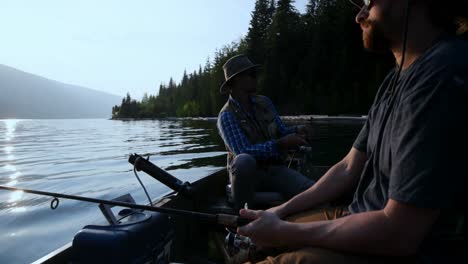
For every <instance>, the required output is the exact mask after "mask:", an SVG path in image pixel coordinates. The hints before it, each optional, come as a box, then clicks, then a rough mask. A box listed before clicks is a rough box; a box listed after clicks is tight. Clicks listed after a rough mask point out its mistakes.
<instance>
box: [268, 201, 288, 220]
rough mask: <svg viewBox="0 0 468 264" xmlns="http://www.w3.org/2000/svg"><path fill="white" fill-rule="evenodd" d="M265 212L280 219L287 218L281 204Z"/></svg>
mask: <svg viewBox="0 0 468 264" xmlns="http://www.w3.org/2000/svg"><path fill="white" fill-rule="evenodd" d="M266 211H267V212H271V213H274V214H276V215H277V216H278V217H279V218H280V219H284V218H285V217H286V216H287V215H286V214H285V213H284V210H283V204H280V205H278V206H275V207H271V208H270V209H268V210H266Z"/></svg>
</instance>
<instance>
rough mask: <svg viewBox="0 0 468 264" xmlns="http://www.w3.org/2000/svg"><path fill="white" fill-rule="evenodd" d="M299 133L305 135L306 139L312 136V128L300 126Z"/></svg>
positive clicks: (298, 127)
mask: <svg viewBox="0 0 468 264" xmlns="http://www.w3.org/2000/svg"><path fill="white" fill-rule="evenodd" d="M297 133H298V134H301V135H303V136H304V137H305V138H306V139H307V138H310V137H311V136H312V127H311V126H309V125H298V126H297Z"/></svg>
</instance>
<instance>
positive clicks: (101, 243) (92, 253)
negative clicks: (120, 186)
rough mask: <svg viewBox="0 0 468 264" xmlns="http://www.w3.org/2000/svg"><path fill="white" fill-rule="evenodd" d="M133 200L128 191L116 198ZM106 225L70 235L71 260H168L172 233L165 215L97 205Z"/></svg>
mask: <svg viewBox="0 0 468 264" xmlns="http://www.w3.org/2000/svg"><path fill="white" fill-rule="evenodd" d="M114 200H118V201H123V202H133V203H134V200H133V198H132V197H131V196H130V195H129V194H127V195H124V196H121V197H119V198H117V199H114ZM99 207H100V209H101V211H102V212H103V213H104V216H105V217H106V219H107V220H108V221H109V225H87V226H85V227H84V228H83V229H81V230H80V231H79V232H78V233H77V234H76V235H75V237H74V239H73V246H72V248H73V263H169V262H170V253H171V248H172V244H173V240H174V236H175V232H174V228H173V226H172V224H171V220H170V218H169V216H168V215H165V214H161V213H157V212H146V211H141V210H133V209H123V210H121V211H120V212H119V213H118V217H119V218H117V217H116V216H115V215H114V214H113V213H112V211H111V206H109V205H103V204H101V205H100V206H99Z"/></svg>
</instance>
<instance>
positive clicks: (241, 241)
mask: <svg viewBox="0 0 468 264" xmlns="http://www.w3.org/2000/svg"><path fill="white" fill-rule="evenodd" d="M226 230H227V232H228V233H227V235H226V237H225V239H224V245H225V248H226V251H227V253H228V254H229V256H230V257H234V256H235V257H236V258H242V259H244V261H242V262H245V261H246V260H247V259H248V258H249V256H250V254H252V253H253V252H254V251H255V250H256V248H257V247H256V246H255V244H254V243H253V242H252V240H251V239H250V238H249V237H246V236H241V235H239V234H237V233H236V232H235V231H233V230H231V229H229V228H226Z"/></svg>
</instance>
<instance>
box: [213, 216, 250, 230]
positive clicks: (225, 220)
mask: <svg viewBox="0 0 468 264" xmlns="http://www.w3.org/2000/svg"><path fill="white" fill-rule="evenodd" d="M217 216H218V217H217V223H218V224H219V225H222V226H227V227H239V226H244V225H246V224H248V223H250V222H252V220H250V219H247V218H242V217H239V216H237V215H230V214H218V215H217Z"/></svg>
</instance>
